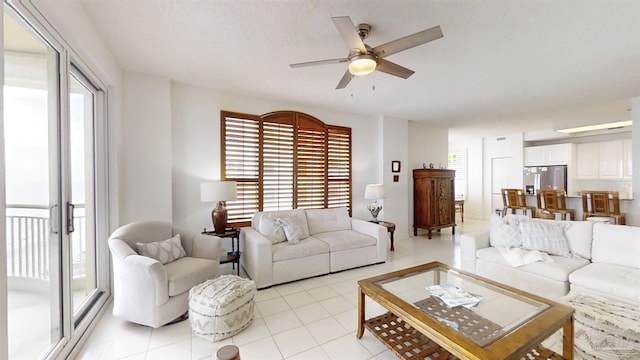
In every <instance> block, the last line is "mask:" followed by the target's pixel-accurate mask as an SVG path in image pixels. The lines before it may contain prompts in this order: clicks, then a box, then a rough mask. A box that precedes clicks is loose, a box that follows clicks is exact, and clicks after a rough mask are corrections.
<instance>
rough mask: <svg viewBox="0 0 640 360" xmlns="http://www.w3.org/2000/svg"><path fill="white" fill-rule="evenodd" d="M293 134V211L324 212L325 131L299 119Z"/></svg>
mask: <svg viewBox="0 0 640 360" xmlns="http://www.w3.org/2000/svg"><path fill="white" fill-rule="evenodd" d="M296 130H297V138H296V195H297V196H296V208H303V209H322V208H326V207H327V188H326V186H327V128H326V126H325V125H324V124H323V123H320V122H319V121H316V120H314V119H312V118H310V117H308V116H304V117H303V116H299V117H298V121H297V128H296Z"/></svg>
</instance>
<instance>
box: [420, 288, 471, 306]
mask: <svg viewBox="0 0 640 360" xmlns="http://www.w3.org/2000/svg"><path fill="white" fill-rule="evenodd" d="M426 288H427V290H428V291H429V292H430V293H431V295H432V296H435V297H437V298H439V299H440V300H442V301H443V302H444V303H445V304H446V305H447V306H448V307H455V306H460V305H462V306H464V307H466V308H473V307H475V306H476V305H478V303H479V302H480V301H482V299H483V297H482V295H477V294H472V293H470V292H467V291H464V290H462V289H460V288H459V287H458V286H456V285H454V284H439V285H430V286H427V287H426Z"/></svg>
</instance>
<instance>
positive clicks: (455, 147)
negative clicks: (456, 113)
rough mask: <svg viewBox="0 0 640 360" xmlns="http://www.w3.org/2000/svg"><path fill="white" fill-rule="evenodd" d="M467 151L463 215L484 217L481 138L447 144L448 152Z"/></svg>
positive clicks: (466, 216)
mask: <svg viewBox="0 0 640 360" xmlns="http://www.w3.org/2000/svg"><path fill="white" fill-rule="evenodd" d="M462 150H466V151H467V191H466V198H465V199H464V217H465V218H469V219H484V218H485V217H486V214H485V213H486V209H485V205H484V178H483V168H484V158H483V156H482V153H483V152H482V150H483V141H482V138H477V139H471V140H461V141H458V142H452V143H450V144H449V152H450V153H451V152H456V151H462Z"/></svg>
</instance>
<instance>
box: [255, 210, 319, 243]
mask: <svg viewBox="0 0 640 360" xmlns="http://www.w3.org/2000/svg"><path fill="white" fill-rule="evenodd" d="M263 214H267V215H268V216H269V217H271V218H272V219H274V220H277V219H278V218H287V217H291V216H294V217H296V219H298V220H300V221H301V223H302V229H303V231H304V234H305V237H307V236H309V225H307V216H306V215H305V210H304V209H293V210H277V211H269V212H266V213H264V212H261V211H258V212H256V213H255V214H253V217H252V218H251V227H252V228H254V229H256V230H257V231H258V232H259V231H260V220H262V215H263Z"/></svg>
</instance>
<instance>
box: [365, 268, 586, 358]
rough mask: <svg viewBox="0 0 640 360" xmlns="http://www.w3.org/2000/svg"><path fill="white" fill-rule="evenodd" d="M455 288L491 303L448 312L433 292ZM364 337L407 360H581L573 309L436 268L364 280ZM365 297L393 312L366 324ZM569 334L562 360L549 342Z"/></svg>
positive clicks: (401, 272) (473, 276) (402, 271)
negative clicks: (371, 336)
mask: <svg viewBox="0 0 640 360" xmlns="http://www.w3.org/2000/svg"><path fill="white" fill-rule="evenodd" d="M435 284H454V285H456V286H458V287H460V288H461V289H463V290H464V291H467V292H470V293H473V294H477V295H480V296H482V297H483V300H482V301H480V303H479V304H478V305H477V306H476V307H473V308H471V309H468V308H465V307H463V306H457V307H452V308H450V307H447V306H446V305H445V304H444V303H443V302H442V301H441V300H440V299H438V298H436V297H434V296H431V295H430V292H429V291H428V290H426V286H429V285H435ZM358 285H359V288H358V332H357V337H358V338H361V337H362V335H363V333H364V329H365V328H366V329H367V330H369V331H370V332H371V333H372V334H374V335H375V336H376V337H377V338H378V339H379V340H381V341H382V342H383V343H385V344H386V345H387V346H388V347H389V348H390V349H391V350H392V351H393V352H394V353H396V354H397V355H398V356H400V357H401V358H403V359H424V358H427V357H429V358H431V359H450V357H449V354H450V355H453V356H454V357H456V358H460V359H521V358H523V357H524V358H525V359H573V312H574V310H573V308H571V307H569V306H566V305H562V304H559V303H556V302H553V301H551V300H548V299H545V298H542V297H539V296H536V295H533V294H529V293H526V292H523V291H520V290H517V289H514V288H511V287H508V286H506V285H502V284H499V283H496V282H494V281H491V280H488V279H485V278H482V277H479V276H477V275H474V274H471V273H466V272H463V271H460V270H456V269H452V268H450V267H449V266H447V265H445V264H442V263H439V262H432V263H428V264H425V265H419V266H415V267H411V268H408V269H404V270H399V271H394V272H391V273H388V274H384V275H380V276H375V277H372V278H369V279H364V280H360V281H358ZM365 296H368V297H370V298H371V299H372V300H373V301H375V302H377V303H378V304H380V305H381V306H382V307H383V308H385V309H386V310H388V312H387V313H385V314H382V315H380V316H375V317H373V318H370V319H367V320H365ZM559 329H563V344H562V352H563V355H562V356H560V355H559V354H556V353H555V352H553V351H551V350H549V349H546V348H544V347H543V346H542V345H541V344H542V342H543V341H544V340H545V339H547V338H548V337H549V336H551V335H552V334H553V333H555V332H556V331H557V330H559Z"/></svg>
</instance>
